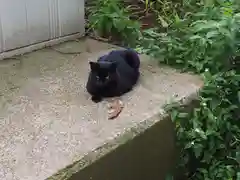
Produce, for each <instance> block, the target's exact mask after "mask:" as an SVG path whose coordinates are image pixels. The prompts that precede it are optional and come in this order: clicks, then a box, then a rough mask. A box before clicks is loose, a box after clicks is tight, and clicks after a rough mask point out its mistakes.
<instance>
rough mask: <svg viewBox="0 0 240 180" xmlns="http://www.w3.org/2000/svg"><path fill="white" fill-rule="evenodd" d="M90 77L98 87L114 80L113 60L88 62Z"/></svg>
mask: <svg viewBox="0 0 240 180" xmlns="http://www.w3.org/2000/svg"><path fill="white" fill-rule="evenodd" d="M89 64H90V69H91V74H92V78H94V81H95V83H96V85H97V87H99V88H103V87H105V86H107V85H108V84H109V83H111V82H113V81H116V70H117V65H116V63H113V62H89Z"/></svg>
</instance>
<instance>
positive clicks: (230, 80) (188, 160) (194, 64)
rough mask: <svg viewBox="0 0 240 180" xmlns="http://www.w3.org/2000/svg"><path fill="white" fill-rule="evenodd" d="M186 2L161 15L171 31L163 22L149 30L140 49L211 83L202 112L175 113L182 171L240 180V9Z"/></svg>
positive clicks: (208, 178)
mask: <svg viewBox="0 0 240 180" xmlns="http://www.w3.org/2000/svg"><path fill="white" fill-rule="evenodd" d="M172 4H173V2H172ZM180 4H181V10H179V9H178V7H179V6H176V7H177V8H176V9H175V10H171V11H172V12H175V13H174V15H170V16H168V14H164V13H163V12H159V14H161V15H162V16H167V17H165V19H170V20H169V21H168V23H169V26H168V27H167V30H166V32H163V31H162V27H163V26H162V24H160V26H159V27H158V28H155V29H150V30H146V31H145V32H144V33H143V38H142V39H141V43H140V46H139V47H138V49H139V50H142V51H143V52H144V53H146V54H149V55H152V56H155V57H158V59H161V62H162V63H165V64H168V65H173V66H175V67H178V68H181V69H183V70H191V71H194V72H196V73H200V74H202V76H203V78H204V81H205V85H204V87H203V89H202V90H201V92H200V93H199V95H200V97H199V101H200V106H199V107H198V108H195V109H194V110H193V111H192V112H191V113H185V112H184V111H183V110H181V109H178V108H175V109H172V111H171V115H172V119H173V121H174V122H176V125H177V126H176V131H177V138H178V141H177V143H178V147H179V148H180V150H181V156H180V160H179V163H178V168H179V169H185V176H186V177H187V178H188V179H194V180H195V179H197V180H198V179H199V180H202V179H205V180H214V179H219V180H225V179H226V180H230V179H240V173H239V172H240V153H239V152H240V113H239V112H240V99H239V95H240V89H239V87H240V67H239V58H238V57H239V48H240V46H239V45H240V44H239V42H240V36H239V35H240V14H239V13H238V11H239V8H240V6H239V4H237V1H236V2H235V1H220V0H219V1H207V0H206V1H200V0H185V1H184V3H180ZM169 6H170V5H169ZM171 7H174V6H173V5H171ZM183 10H184V13H183ZM159 57H160V58H159ZM168 178H170V177H168Z"/></svg>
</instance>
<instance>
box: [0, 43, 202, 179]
mask: <svg viewBox="0 0 240 180" xmlns="http://www.w3.org/2000/svg"><path fill="white" fill-rule="evenodd" d="M54 48H56V49H61V50H62V51H68V52H70V51H71V52H75V51H82V53H81V54H75V55H74V54H70V55H69V54H62V53H59V52H57V51H55V50H53V49H50V48H48V49H43V50H39V51H36V52H33V53H30V54H26V55H24V56H22V57H20V59H16V60H8V61H1V62H0V78H1V79H0V98H1V101H0V179H3V180H43V179H46V178H48V177H50V176H51V175H53V174H55V173H56V172H57V171H59V170H60V169H62V168H64V167H66V166H67V165H71V164H73V163H74V162H76V161H78V162H77V163H75V164H74V166H70V167H69V171H66V170H64V171H61V172H60V173H59V174H57V175H55V176H53V177H52V178H55V179H59V180H60V179H64V178H67V177H69V176H71V173H74V172H75V171H78V170H79V169H80V168H82V167H85V166H87V165H88V164H89V163H91V162H93V161H94V160H97V159H99V157H102V156H103V155H105V154H107V153H108V152H110V151H112V150H113V149H115V148H116V147H118V146H119V145H120V144H124V143H125V142H127V141H128V140H130V139H132V138H133V137H135V136H136V135H138V134H139V133H140V132H143V131H144V130H146V129H147V128H148V127H150V126H152V125H153V124H155V123H157V122H159V120H160V115H161V114H162V115H164V111H163V110H162V107H163V105H164V104H165V103H167V102H169V101H171V100H173V99H176V100H180V99H182V98H184V97H188V96H189V95H191V94H194V93H196V91H197V90H198V89H199V88H200V86H201V84H202V82H201V80H200V79H199V78H198V77H196V76H193V75H189V74H180V73H178V72H177V71H175V70H172V69H169V68H166V67H160V68H158V67H157V66H156V63H155V62H153V61H151V62H152V63H149V61H148V60H149V59H148V58H147V57H146V56H142V57H141V60H142V69H141V71H142V77H141V80H140V83H139V84H138V86H137V87H136V88H135V89H134V90H133V91H132V92H130V93H128V94H127V95H125V96H124V97H123V101H124V103H125V108H124V110H123V112H122V113H121V114H120V116H119V117H118V118H117V119H115V120H112V121H109V120H107V111H106V101H104V102H102V103H100V104H95V103H93V102H91V100H90V96H89V95H88V93H87V92H86V90H85V83H86V79H87V76H88V70H89V67H88V61H89V60H95V59H96V58H97V57H98V56H99V55H101V54H104V53H106V52H107V51H110V48H112V46H111V45H108V44H104V43H100V42H97V41H94V40H86V41H81V42H75V41H74V42H68V43H64V44H62V45H59V46H55V47H54ZM159 130H161V129H159ZM148 141H149V140H148ZM148 141H146V142H148ZM155 141H156V140H153V142H155ZM148 145H149V144H148ZM100 147H102V148H100ZM94 149H97V150H96V151H94ZM165 151H166V150H165ZM141 152H144V151H141ZM132 153H133V152H132ZM145 153H147V151H146V152H145ZM86 154H89V155H88V156H84V155H86ZM142 156H143V157H144V156H146V154H142ZM83 157H84V158H83ZM82 158H83V159H82ZM79 160H80V161H79ZM139 161H140V160H139ZM106 168H107V167H106ZM87 176H89V175H87ZM87 176H85V177H84V178H81V179H85V178H86V179H87ZM88 178H89V179H90V177H88ZM96 178H97V177H95V179H96ZM98 178H99V177H98ZM102 180H105V179H104V178H102ZM106 180H107V179H106Z"/></svg>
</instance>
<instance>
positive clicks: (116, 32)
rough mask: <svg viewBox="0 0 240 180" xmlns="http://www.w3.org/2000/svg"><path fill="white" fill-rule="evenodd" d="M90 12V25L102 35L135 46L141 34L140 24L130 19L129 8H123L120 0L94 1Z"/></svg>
mask: <svg viewBox="0 0 240 180" xmlns="http://www.w3.org/2000/svg"><path fill="white" fill-rule="evenodd" d="M89 12H90V15H89V27H90V28H91V29H94V30H95V31H96V32H97V33H98V34H99V35H100V36H102V37H107V38H109V37H112V38H113V40H120V41H123V42H126V43H125V44H127V45H128V44H130V45H131V46H134V43H135V42H136V40H137V39H138V37H139V36H140V24H139V23H138V22H137V21H134V20H131V19H130V16H129V10H128V8H123V4H122V3H121V1H120V0H96V1H93V4H92V6H91V7H90V9H89Z"/></svg>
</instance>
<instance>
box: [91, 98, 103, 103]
mask: <svg viewBox="0 0 240 180" xmlns="http://www.w3.org/2000/svg"><path fill="white" fill-rule="evenodd" d="M92 101H93V102H95V103H99V102H101V101H102V97H100V96H92Z"/></svg>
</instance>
